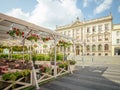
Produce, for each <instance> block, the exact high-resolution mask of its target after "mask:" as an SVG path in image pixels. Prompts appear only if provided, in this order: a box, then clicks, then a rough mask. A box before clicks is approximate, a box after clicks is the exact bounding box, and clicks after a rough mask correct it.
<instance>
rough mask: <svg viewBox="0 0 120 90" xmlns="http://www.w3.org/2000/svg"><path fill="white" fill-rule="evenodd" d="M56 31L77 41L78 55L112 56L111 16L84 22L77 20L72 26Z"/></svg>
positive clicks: (58, 28)
mask: <svg viewBox="0 0 120 90" xmlns="http://www.w3.org/2000/svg"><path fill="white" fill-rule="evenodd" d="M56 31H57V32H59V33H61V34H65V35H68V36H70V37H73V38H75V39H76V40H77V42H76V53H77V55H95V56H98V55H100V56H105V55H109V56H111V55H112V34H111V33H112V16H111V15H109V16H107V17H102V18H98V19H94V20H89V21H83V22H80V21H79V19H77V20H76V21H75V22H74V23H72V24H69V25H66V26H62V27H57V28H56ZM101 47H102V49H101V50H100V48H101ZM71 48H72V47H71ZM71 50H72V49H71ZM71 52H72V51H71Z"/></svg>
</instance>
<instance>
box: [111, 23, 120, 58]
mask: <svg viewBox="0 0 120 90" xmlns="http://www.w3.org/2000/svg"><path fill="white" fill-rule="evenodd" d="M112 55H113V56H114V55H120V24H115V25H113V31H112Z"/></svg>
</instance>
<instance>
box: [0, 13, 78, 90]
mask: <svg viewBox="0 0 120 90" xmlns="http://www.w3.org/2000/svg"><path fill="white" fill-rule="evenodd" d="M11 28H16V29H19V30H21V32H24V36H23V37H21V38H19V37H14V38H11V37H10V35H9V34H7V32H9V30H10V29H11ZM31 33H32V34H36V35H37V36H38V37H40V40H41V38H43V37H50V38H52V39H51V41H52V42H53V45H54V63H55V64H54V65H55V66H54V77H56V76H57V69H56V50H57V42H58V41H59V40H60V39H61V38H62V39H66V40H70V41H71V42H72V43H73V47H74V50H73V51H74V60H75V55H76V54H75V39H74V38H71V37H67V36H65V35H61V34H59V33H57V32H55V31H53V30H50V29H47V28H43V27H40V26H37V25H35V24H32V23H29V22H26V21H24V20H20V19H17V18H14V17H11V16H7V15H4V14H1V13H0V44H4V45H8V46H9V45H10V43H12V42H14V43H12V44H13V45H14V44H17V45H23V46H24V45H28V44H32V43H33V41H31V42H30V41H28V40H27V37H28V36H29V35H30V34H31ZM37 42H39V40H38V41H37ZM12 44H11V45H12ZM23 54H24V50H23ZM30 54H31V53H30ZM23 59H24V58H23ZM30 60H31V61H32V58H31V57H30ZM32 66H33V67H32V71H33V76H34V80H35V85H36V88H37V89H38V88H39V85H38V82H37V78H36V73H35V68H34V65H33V62H32Z"/></svg>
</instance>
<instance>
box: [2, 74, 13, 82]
mask: <svg viewBox="0 0 120 90" xmlns="http://www.w3.org/2000/svg"><path fill="white" fill-rule="evenodd" d="M11 74H12V73H10V72H8V73H6V74H3V75H2V79H3V80H5V81H7V80H10V79H11V78H10V75H11Z"/></svg>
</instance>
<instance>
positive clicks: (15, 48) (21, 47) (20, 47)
mask: <svg viewBox="0 0 120 90" xmlns="http://www.w3.org/2000/svg"><path fill="white" fill-rule="evenodd" d="M12 50H13V51H19V52H21V51H23V46H13V47H12ZM26 50H27V46H24V51H26Z"/></svg>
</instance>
